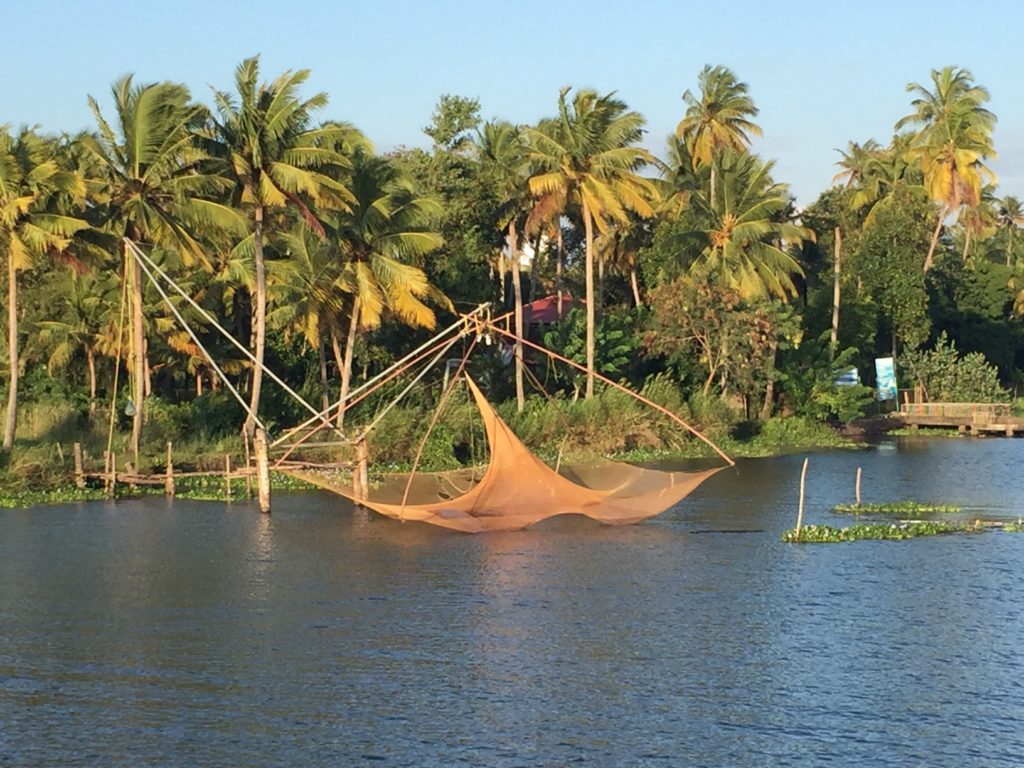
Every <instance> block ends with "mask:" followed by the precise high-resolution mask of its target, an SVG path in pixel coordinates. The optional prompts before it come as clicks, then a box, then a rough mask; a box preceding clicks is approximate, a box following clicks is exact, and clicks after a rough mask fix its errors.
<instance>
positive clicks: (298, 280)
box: [267, 222, 344, 411]
mask: <svg viewBox="0 0 1024 768" xmlns="http://www.w3.org/2000/svg"><path fill="white" fill-rule="evenodd" d="M277 239H278V241H279V243H278V244H279V247H280V248H281V250H282V251H283V252H284V258H282V259H278V260H276V261H273V262H271V263H270V264H269V265H268V266H269V267H270V269H269V287H268V293H269V297H268V303H269V304H270V306H271V307H272V309H271V310H270V311H269V313H268V315H267V322H268V324H269V325H271V326H273V327H277V328H283V329H284V332H285V336H286V337H288V336H290V335H291V334H296V333H297V334H300V335H301V336H302V337H303V338H304V339H305V340H306V343H307V344H309V346H310V348H311V349H313V350H315V351H316V353H317V357H318V361H319V366H320V385H321V388H322V393H321V395H322V402H323V408H324V410H325V411H326V410H327V408H328V407H329V405H330V392H329V383H328V376H327V354H326V345H325V342H326V338H330V339H333V340H337V339H338V337H339V336H340V335H341V316H342V311H343V310H344V294H343V293H342V291H341V290H339V281H340V278H341V260H340V258H339V254H338V248H337V245H336V244H333V243H330V242H329V241H326V240H324V239H323V238H321V237H320V236H319V235H318V234H317V233H316V232H313V231H312V230H310V228H309V227H308V226H306V225H305V223H302V222H298V223H297V224H296V226H295V227H294V228H293V229H292V230H291V231H290V232H285V233H282V234H281V235H279V236H278V238H277Z"/></svg>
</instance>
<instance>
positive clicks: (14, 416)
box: [3, 250, 18, 452]
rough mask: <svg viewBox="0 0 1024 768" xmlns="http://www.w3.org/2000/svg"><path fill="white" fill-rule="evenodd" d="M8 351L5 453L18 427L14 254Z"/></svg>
mask: <svg viewBox="0 0 1024 768" xmlns="http://www.w3.org/2000/svg"><path fill="white" fill-rule="evenodd" d="M7 351H8V356H9V358H10V363H11V381H10V387H9V388H8V390H7V421H6V423H5V425H4V444H3V449H4V451H5V452H10V450H11V449H12V448H13V447H14V432H15V429H16V428H17V425H18V270H17V269H15V267H14V254H12V253H11V252H10V251H9V250H8V252H7Z"/></svg>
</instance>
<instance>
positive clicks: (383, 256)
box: [329, 149, 451, 429]
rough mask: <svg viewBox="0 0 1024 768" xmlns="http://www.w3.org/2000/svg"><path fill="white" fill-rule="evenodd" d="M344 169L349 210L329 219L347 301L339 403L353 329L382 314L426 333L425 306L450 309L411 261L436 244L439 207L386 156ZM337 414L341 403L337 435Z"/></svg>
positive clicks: (355, 159) (375, 322) (361, 153)
mask: <svg viewBox="0 0 1024 768" xmlns="http://www.w3.org/2000/svg"><path fill="white" fill-rule="evenodd" d="M351 164H352V168H351V181H350V190H351V194H352V197H351V203H350V205H349V210H348V211H347V212H343V213H339V214H337V216H336V217H334V218H333V219H332V220H330V221H329V225H330V230H331V236H332V239H335V240H336V242H337V244H338V247H339V251H340V256H341V259H342V265H341V266H342V270H341V277H340V280H339V287H340V289H341V290H343V291H345V292H346V293H348V294H349V296H350V298H351V316H350V318H349V324H348V334H347V338H346V343H345V352H344V357H343V359H342V360H341V361H339V363H340V364H339V368H340V370H341V395H340V400H341V402H342V403H343V404H344V402H345V400H346V399H347V398H348V392H349V385H350V382H351V378H352V358H353V355H354V352H355V345H356V337H357V335H358V333H359V332H360V331H367V330H371V329H374V328H377V327H378V326H380V324H381V321H382V319H383V317H384V315H385V314H386V313H389V314H392V315H394V316H395V317H396V318H397V319H398V320H399V321H400V322H402V323H405V324H406V325H409V326H412V327H418V328H433V327H434V324H435V323H436V317H435V315H434V311H433V310H432V309H431V308H430V306H428V304H427V303H426V302H428V301H429V302H432V303H434V304H435V305H439V306H442V307H445V308H448V309H451V302H450V301H448V298H447V297H446V296H444V295H443V294H442V293H441V292H440V291H438V290H437V289H436V288H435V287H434V286H432V285H431V284H430V282H429V280H428V279H427V275H426V273H425V272H424V271H423V270H422V269H421V268H420V267H419V266H416V265H415V264H413V263H410V262H411V261H416V260H419V259H422V258H423V257H424V256H426V255H427V254H429V253H430V252H431V251H433V250H435V249H436V248H439V247H440V246H441V245H442V243H443V239H442V237H441V235H439V234H438V233H437V232H434V231H432V226H433V224H434V223H435V222H436V221H437V219H438V217H439V216H440V214H441V210H440V206H439V205H438V204H437V203H435V202H434V201H433V200H430V199H428V198H424V197H420V196H419V195H417V194H416V192H415V191H414V190H413V188H412V185H411V183H410V182H409V180H408V179H406V178H405V177H404V176H403V175H402V174H401V173H400V172H399V171H398V169H397V168H396V167H395V166H394V165H393V164H392V163H390V162H389V161H388V160H387V159H386V158H383V157H378V156H375V155H372V154H370V153H369V152H368V151H366V150H365V149H357V150H356V151H355V153H354V154H353V155H352V158H351ZM344 414H345V408H344V405H342V407H341V408H340V409H339V411H338V427H339V429H340V428H341V427H342V426H343V425H344Z"/></svg>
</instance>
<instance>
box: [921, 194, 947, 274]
mask: <svg viewBox="0 0 1024 768" xmlns="http://www.w3.org/2000/svg"><path fill="white" fill-rule="evenodd" d="M947 212H948V209H947V208H946V206H942V210H941V211H939V220H938V221H937V222H935V233H934V234H933V235H932V242H931V245H929V246H928V255H927V256H925V257H924V271H925V272H927V271H928V270H929V269H931V268H932V263H933V261H932V259H933V257H934V256H935V246H937V245H938V244H939V235H940V234H941V233H942V222H943V221H945V219H946V214H947Z"/></svg>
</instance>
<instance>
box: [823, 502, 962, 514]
mask: <svg viewBox="0 0 1024 768" xmlns="http://www.w3.org/2000/svg"><path fill="white" fill-rule="evenodd" d="M832 511H833V512H839V513H842V514H849V515H901V516H906V515H933V514H943V515H947V514H955V513H957V512H959V511H960V507H958V506H956V505H953V504H921V503H920V502H917V501H909V500H904V501H892V502H887V503H882V504H836V505H835V506H834V507H832Z"/></svg>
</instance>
